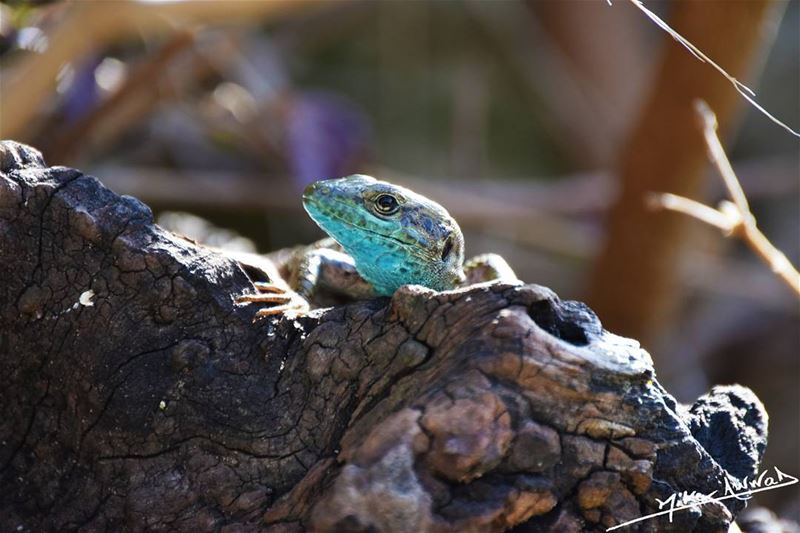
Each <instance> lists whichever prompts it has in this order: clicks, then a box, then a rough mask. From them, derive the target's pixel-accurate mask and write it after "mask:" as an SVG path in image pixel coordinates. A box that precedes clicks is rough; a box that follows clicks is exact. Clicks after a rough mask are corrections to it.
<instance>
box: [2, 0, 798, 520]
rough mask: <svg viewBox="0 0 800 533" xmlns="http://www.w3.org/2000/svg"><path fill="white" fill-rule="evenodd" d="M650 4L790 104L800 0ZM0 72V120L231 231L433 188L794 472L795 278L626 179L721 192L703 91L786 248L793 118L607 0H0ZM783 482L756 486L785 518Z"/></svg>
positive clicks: (520, 267)
mask: <svg viewBox="0 0 800 533" xmlns="http://www.w3.org/2000/svg"><path fill="white" fill-rule="evenodd" d="M648 6H650V7H651V8H652V9H653V10H654V11H656V12H657V13H658V14H659V15H660V16H662V17H664V18H666V19H667V20H668V21H670V22H671V23H672V24H673V26H674V27H676V29H678V31H681V33H683V34H684V35H685V36H686V37H688V38H689V39H690V40H692V42H694V43H695V44H697V45H698V46H699V47H700V48H701V49H703V50H704V51H705V52H706V53H708V54H709V55H710V56H711V57H712V58H714V59H715V60H717V61H718V62H719V63H720V64H721V65H722V66H723V67H724V68H726V69H728V70H729V71H730V72H731V73H732V74H733V75H734V76H737V77H738V78H740V79H742V80H743V81H745V82H746V83H747V84H748V85H750V86H751V87H754V88H755V89H756V90H757V92H758V97H757V98H758V100H759V102H760V103H762V104H763V105H764V106H765V107H766V108H767V109H769V110H770V111H771V112H772V113H773V114H775V115H776V116H778V117H779V118H781V119H782V120H784V121H785V122H787V123H788V124H789V125H790V126H792V127H793V128H795V129H797V128H798V127H799V126H800V42H798V39H799V37H798V36H799V35H800V2H798V1H797V0H791V1H780V0H779V1H770V0H731V1H728V0H680V1H675V2H650V3H648ZM0 89H1V91H0V133H1V134H2V137H3V138H13V139H15V140H19V141H22V142H26V143H29V144H32V145H34V146H36V147H37V148H39V149H41V150H42V151H43V153H44V155H45V158H46V160H47V161H48V162H49V163H50V164H60V165H69V166H75V167H78V168H81V169H83V170H84V171H86V172H89V173H92V174H94V175H96V176H98V177H99V178H100V179H101V180H102V181H103V182H104V183H106V184H107V185H108V186H109V187H110V188H111V189H113V190H115V191H116V192H119V193H125V194H132V195H135V196H137V197H139V198H140V199H142V200H143V201H145V202H146V203H148V204H149V205H150V206H151V207H152V208H153V209H154V211H155V212H156V213H157V214H158V213H166V212H172V211H187V212H191V213H193V214H195V215H199V216H200V217H203V218H204V219H206V220H208V221H210V222H211V224H213V225H215V226H218V227H222V228H228V229H229V230H231V231H232V232H234V233H224V234H222V235H223V237H222V240H224V241H231V240H233V241H234V242H235V244H236V246H238V247H240V248H244V249H248V248H251V249H257V250H259V251H268V250H273V249H277V248H280V247H285V246H291V245H295V244H298V243H307V242H311V241H312V240H314V239H316V238H319V237H321V236H322V234H321V232H320V231H319V230H318V229H317V228H316V227H315V226H314V225H313V223H311V222H310V221H309V220H308V218H307V217H306V216H305V215H304V213H303V212H302V208H301V204H300V192H301V191H302V189H303V187H304V186H305V185H306V184H308V183H309V182H311V181H313V180H316V179H320V178H327V177H337V176H342V175H346V174H350V173H354V172H363V173H369V174H373V175H376V176H378V177H382V178H385V179H389V180H391V181H395V182H399V183H401V184H404V185H407V186H409V187H411V188H413V189H416V190H418V191H419V192H422V193H423V194H426V195H428V196H431V197H432V198H434V199H436V200H438V201H439V202H440V203H442V204H444V205H445V206H446V207H447V208H448V209H449V210H450V211H451V213H452V214H453V215H454V216H455V217H456V218H457V219H458V220H459V222H460V224H461V225H462V228H463V229H464V231H465V234H466V240H467V253H468V254H475V253H480V252H487V251H494V252H498V253H501V254H503V255H504V256H505V257H506V258H507V259H508V261H509V263H510V264H511V265H512V266H513V267H514V268H515V269H516V271H517V272H518V274H519V276H520V277H521V278H522V279H524V280H526V281H528V282H536V283H541V284H543V285H547V286H550V287H552V288H553V289H555V290H556V291H557V292H558V293H559V294H560V295H561V296H562V297H563V298H577V299H584V300H588V302H589V303H590V304H591V305H592V306H593V307H594V308H595V309H596V310H597V311H598V313H599V315H600V317H601V319H602V320H603V321H604V323H605V325H606V326H607V327H608V328H609V329H611V330H612V331H614V332H617V333H620V334H624V335H631V336H634V337H636V338H638V339H640V340H641V341H642V342H643V344H644V345H645V347H646V348H648V350H649V351H650V352H651V353H652V354H653V357H654V359H655V362H656V368H657V370H658V373H659V377H660V379H661V380H662V381H663V382H664V384H665V385H666V386H667V387H668V388H669V389H670V390H671V391H672V392H673V393H674V394H675V395H676V396H677V397H678V399H679V400H682V401H691V400H693V399H694V398H695V397H697V396H698V395H699V394H702V393H703V392H704V391H705V390H707V389H708V387H709V386H710V385H711V384H714V383H729V382H740V383H743V384H745V385H748V386H750V387H752V388H753V389H754V390H755V391H756V393H757V394H758V395H759V397H761V398H762V399H763V400H764V402H765V404H766V405H767V408H768V410H769V413H770V417H771V424H770V425H771V443H770V447H769V449H768V454H767V458H766V460H765V464H766V465H767V466H772V465H775V466H778V467H779V468H781V469H783V470H785V471H787V472H788V473H791V474H793V475H798V474H800V457H798V454H797V450H798V449H800V419H799V417H798V412H799V410H798V407H800V392H799V391H800V357H798V356H799V355H800V328H798V305H797V301H796V299H794V298H793V296H792V295H791V294H790V293H789V292H788V291H787V290H786V288H785V287H784V286H783V285H781V283H780V282H779V281H778V280H777V279H776V278H775V277H774V276H772V274H771V273H770V272H769V271H768V269H767V268H766V267H765V266H763V265H762V264H760V263H758V261H757V260H756V259H755V258H754V257H753V256H752V254H751V253H750V251H749V250H747V249H745V248H744V247H743V246H742V245H740V244H738V243H735V242H732V241H728V240H724V239H723V238H721V237H720V236H719V234H718V233H717V232H715V230H713V229H710V228H706V227H703V226H701V225H700V224H698V223H696V222H694V221H687V220H685V219H682V218H681V217H679V216H677V215H671V214H664V213H652V212H647V211H646V210H645V209H644V208H643V207H642V205H643V203H642V202H639V197H640V196H641V194H643V193H644V192H647V190H657V191H666V192H677V193H681V194H686V195H689V196H692V197H695V198H698V199H701V200H703V201H705V202H707V203H709V202H710V203H715V202H716V201H718V200H719V199H721V198H722V197H723V191H722V188H721V186H720V183H719V180H718V178H717V177H716V176H714V175H713V173H712V172H711V169H710V168H709V166H708V165H707V164H706V163H705V148H704V146H703V145H702V142H701V141H700V137H699V134H697V131H696V130H697V128H696V125H695V123H694V121H693V119H692V115H691V109H690V107H691V106H690V105H689V104H690V103H691V101H692V100H693V99H694V98H697V97H703V98H705V99H706V100H707V101H709V103H710V104H711V106H712V108H714V110H715V111H717V114H718V116H719V117H720V122H721V125H722V132H723V134H724V135H725V138H726V139H727V141H728V143H727V145H728V150H729V153H730V155H731V159H732V162H733V165H734V167H735V168H736V170H737V172H738V174H739V177H740V179H741V181H742V183H743V186H744V189H745V192H746V193H747V195H748V197H749V198H750V201H751V203H752V206H753V210H754V213H755V214H756V216H757V217H758V219H759V223H760V226H761V227H762V229H763V230H764V231H765V233H766V234H767V235H768V236H769V237H770V238H771V239H772V241H773V242H774V243H775V244H776V245H777V246H778V247H779V248H781V249H782V250H783V251H784V252H785V253H786V254H787V256H788V257H789V259H790V261H792V262H793V263H794V264H795V265H797V264H798V261H799V260H800V201H798V200H800V198H799V197H798V188H799V187H800V179H798V176H799V172H800V170H799V169H800V153H799V151H798V142H797V139H796V138H794V137H792V136H791V135H789V134H788V133H787V132H785V131H784V130H782V129H781V128H779V127H777V126H775V125H774V124H773V123H771V122H769V121H768V120H767V119H766V118H765V117H764V116H763V115H761V114H759V113H757V112H755V110H754V109H753V108H752V107H749V106H747V105H746V104H745V103H744V102H743V100H742V99H741V98H739V96H738V95H736V93H735V92H734V91H733V89H732V88H731V87H730V85H729V84H727V82H726V81H725V80H724V79H722V78H721V77H720V76H719V75H718V74H717V73H716V72H714V71H713V70H711V69H710V67H708V66H707V65H703V64H702V63H700V62H699V61H697V60H696V59H694V58H693V57H691V56H690V55H689V53H688V52H687V51H686V50H684V49H682V48H680V47H679V46H677V45H676V44H675V43H674V42H673V41H672V40H671V39H669V37H668V36H666V34H664V33H663V32H662V31H661V30H659V29H658V28H657V27H655V26H654V25H653V24H652V23H651V22H650V21H649V20H647V18H646V17H645V16H644V15H643V14H642V13H641V12H640V11H638V10H636V9H635V8H634V7H633V6H632V5H631V4H630V3H629V2H627V1H625V0H615V2H614V3H613V5H608V4H607V3H606V2H605V1H602V0H574V1H555V0H553V1H533V0H530V1H523V0H508V1H503V2H489V1H475V0H471V1H470V0H467V1H455V0H452V1H450V0H446V1H439V2H422V1H416V2H401V1H394V0H384V1H364V0H360V1H335V2H321V1H320V2H311V1H286V0H265V1H257V0H253V1H240V0H234V1H229V2H135V1H127V0H119V1H113V0H105V1H103V0H100V1H80V2H79V1H76V2H23V1H14V2H5V3H2V4H0ZM164 220H165V221H166V222H168V223H170V225H172V226H173V227H180V229H181V230H182V231H185V232H187V233H192V232H194V233H198V232H199V234H198V236H199V237H200V238H201V239H203V238H205V239H206V240H211V241H212V242H214V243H216V242H217V241H215V240H214V239H219V235H220V234H219V233H215V232H214V231H213V230H212V229H209V227H208V226H205V225H204V224H203V223H201V222H200V221H198V220H196V219H187V218H180V217H179V218H178V219H177V221H176V219H175V217H174V215H169V214H167V218H165V219H164ZM609 221H610V222H609ZM615 221H616V222H615ZM637 232H638V233H637ZM236 233H238V234H240V235H241V236H242V237H243V238H234V237H233V236H232V235H233V234H236ZM637 235H638V236H637ZM637 239H638V240H637ZM798 494H799V493H798V491H797V490H794V491H793V490H791V489H782V490H781V491H771V492H766V493H763V494H762V495H760V496H759V498H760V500H761V501H764V502H766V503H767V504H768V505H769V506H770V507H772V508H773V509H775V510H777V511H779V512H780V514H782V515H785V516H789V517H792V518H794V519H798V517H799V516H800V507H799V506H800V503H798V502H800V498H797V496H798Z"/></svg>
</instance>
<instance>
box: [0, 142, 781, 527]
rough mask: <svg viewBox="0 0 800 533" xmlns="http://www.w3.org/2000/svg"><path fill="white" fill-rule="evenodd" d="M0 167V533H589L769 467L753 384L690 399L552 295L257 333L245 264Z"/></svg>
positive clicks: (676, 523)
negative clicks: (244, 299)
mask: <svg viewBox="0 0 800 533" xmlns="http://www.w3.org/2000/svg"><path fill="white" fill-rule="evenodd" d="M0 172H2V174H0V280H2V284H1V285H0V376H2V377H1V378H0V379H2V388H1V389H0V407H2V413H3V416H2V418H1V419H0V469H1V470H0V472H1V473H0V486H2V491H0V530H2V531H45V530H58V531H68V530H81V531H103V530H115V531H118V530H122V529H124V530H130V531H139V530H158V531H167V530H170V531H173V530H177V531H190V530H193V531H251V530H274V531H301V530H315V531H392V532H394V531H500V530H504V529H508V528H511V527H515V526H516V527H518V529H516V530H515V531H553V530H557V531H586V530H589V531H592V530H596V531H603V530H605V528H607V527H609V526H612V525H614V524H617V523H620V522H622V521H626V520H631V519H634V518H636V517H639V516H641V515H643V514H647V513H651V512H654V511H655V510H657V509H658V505H657V501H656V499H657V498H660V499H662V500H664V499H666V498H668V497H669V496H670V495H672V494H674V493H676V492H679V491H698V492H703V493H710V492H712V491H715V490H717V491H720V490H723V489H724V484H725V481H726V479H728V480H732V479H734V478H742V477H744V476H747V475H752V474H753V473H754V472H756V471H757V469H758V467H759V462H760V459H761V456H762V454H763V451H764V447H765V445H766V431H767V422H766V413H765V412H764V410H763V407H762V406H761V403H760V402H759V401H758V399H757V398H756V397H755V396H754V395H753V394H752V393H751V392H750V391H749V390H748V389H745V388H742V387H736V386H732V387H717V388H714V389H713V390H712V391H710V392H709V393H708V394H707V395H706V396H704V397H702V398H700V399H699V400H697V402H696V403H695V404H694V405H693V406H691V407H683V406H679V405H677V404H676V402H675V401H674V399H673V398H672V397H671V396H670V395H669V394H668V393H667V392H666V391H665V390H664V389H663V388H662V387H661V386H660V385H659V383H658V381H657V380H656V378H655V373H654V370H653V367H652V362H651V360H650V357H649V355H648V354H647V353H646V352H645V351H644V350H642V349H641V348H639V346H638V344H637V343H636V342H635V341H632V340H629V339H624V338H621V337H616V336H614V335H611V334H609V333H607V332H605V331H604V330H603V329H602V327H601V325H600V322H599V320H598V319H597V317H596V316H595V315H594V313H592V312H591V310H589V309H588V308H587V307H586V306H584V305H583V304H580V303H578V302H568V301H561V300H560V299H559V298H558V297H557V296H556V295H555V294H554V293H552V292H551V291H550V290H548V289H546V288H543V287H540V286H536V285H520V286H510V285H490V286H474V287H472V288H468V289H465V290H459V291H453V292H446V293H434V292H432V291H429V290H426V289H422V288H420V287H405V288H402V289H401V290H399V291H398V292H397V293H396V294H395V295H394V296H393V297H392V298H383V299H377V300H370V301H364V302H357V303H353V304H349V305H343V306H338V307H334V308H330V309H326V310H321V311H317V312H314V313H312V315H310V316H307V317H302V318H299V319H286V318H281V319H276V320H272V321H263V322H260V323H256V324H253V323H252V322H251V319H252V316H253V312H254V309H252V308H247V307H237V306H236V305H235V304H234V298H235V297H236V296H237V295H240V294H243V293H244V292H248V291H251V290H252V289H251V280H250V279H249V278H248V276H247V275H246V274H245V272H244V271H243V270H242V268H241V267H240V266H239V265H238V264H236V263H234V262H233V261H231V260H230V259H228V258H226V257H224V256H222V255H219V254H217V253H215V252H213V251H210V250H208V249H205V248H203V247H201V246H195V245H193V244H191V243H190V242H188V241H186V240H183V239H181V238H178V237H176V236H175V235H173V234H171V233H169V232H167V231H165V230H163V229H161V228H159V227H158V226H156V225H154V223H153V219H152V214H151V212H150V210H149V208H147V207H146V206H145V205H144V204H142V203H141V202H139V201H138V200H136V199H134V198H131V197H125V196H118V195H116V194H114V193H112V192H111V191H109V190H108V189H106V188H104V187H103V186H102V185H101V183H100V182H99V181H98V180H97V179H96V178H93V177H90V176H86V175H84V174H82V173H81V172H79V171H77V170H73V169H68V168H63V167H55V168H48V167H47V166H46V165H45V163H44V162H43V161H42V159H41V156H40V155H39V154H38V152H36V151H34V150H32V149H31V148H28V147H25V146H23V145H18V144H15V143H3V144H2V145H0ZM89 291H91V292H89ZM743 505H744V502H741V501H739V500H735V499H731V500H727V501H726V502H725V505H722V504H719V503H717V504H708V505H704V506H702V507H701V508H700V509H697V510H690V511H680V512H677V513H676V514H675V515H674V517H673V522H672V523H669V522H668V521H667V519H666V517H661V518H657V519H652V520H649V521H646V522H642V523H641V524H640V525H639V526H638V527H639V529H640V530H643V531H654V530H658V531H668V530H671V531H723V530H726V529H727V527H728V525H729V524H730V522H731V521H732V520H733V518H734V516H735V514H736V513H738V511H740V510H741V508H742V506H743Z"/></svg>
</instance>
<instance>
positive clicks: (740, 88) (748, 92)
mask: <svg viewBox="0 0 800 533" xmlns="http://www.w3.org/2000/svg"><path fill="white" fill-rule="evenodd" d="M606 1H607V2H608V4H609V5H611V0H606ZM630 2H631V3H632V4H633V5H634V6H636V7H637V8H638V9H639V10H641V11H642V13H644V14H645V15H646V16H647V18H649V19H650V20H652V21H653V22H654V23H655V24H656V25H657V26H658V27H659V28H661V29H662V30H664V31H665V32H667V33H668V34H669V35H670V36H671V37H672V38H673V39H675V40H676V41H677V42H678V43H680V44H681V45H682V46H683V47H684V48H686V49H687V50H688V51H689V52H691V54H692V55H693V56H695V57H696V58H697V59H699V60H700V61H702V62H703V63H708V64H709V65H711V66H712V67H714V69H715V70H716V71H717V72H719V73H720V74H722V75H723V76H725V78H726V79H727V80H728V81H729V82H731V84H732V85H733V87H734V89H736V91H737V92H738V93H739V94H741V95H742V97H743V98H744V99H745V100H747V101H748V102H750V105H752V106H753V107H755V108H756V109H758V110H759V111H760V112H761V113H762V114H763V115H764V116H766V117H767V118H768V119H770V120H771V121H772V122H774V123H775V124H777V125H778V126H780V127H782V128H783V129H785V130H786V131H788V132H789V133H791V134H792V135H794V136H795V137H800V132H797V131H795V130H793V129H792V128H790V127H789V126H787V125H786V124H785V123H783V122H782V121H781V120H780V119H778V118H777V117H775V116H774V115H772V114H771V113H770V112H769V111H767V110H766V109H764V108H763V107H762V106H761V105H760V104H759V103H758V102H756V101H755V99H754V98H753V97H754V96H755V94H756V93H755V92H753V90H752V89H750V88H749V87H748V86H747V85H745V84H744V83H742V82H740V81H739V80H737V79H736V78H734V77H733V76H731V75H730V74H728V73H727V72H726V71H725V69H723V68H722V67H721V66H719V65H718V64H716V63H715V62H714V61H713V60H712V59H711V58H710V57H708V56H707V55H705V54H704V53H703V51H702V50H700V49H699V48H697V47H696V46H695V45H693V44H692V43H691V42H689V40H688V39H686V38H685V37H683V36H682V35H681V34H680V33H678V32H677V31H675V30H673V29H672V28H671V27H670V26H669V24H667V23H666V22H664V20H663V19H661V18H660V17H659V16H658V15H656V14H655V13H653V12H652V11H650V10H649V9H647V8H646V7H645V6H644V4H642V2H641V0H630Z"/></svg>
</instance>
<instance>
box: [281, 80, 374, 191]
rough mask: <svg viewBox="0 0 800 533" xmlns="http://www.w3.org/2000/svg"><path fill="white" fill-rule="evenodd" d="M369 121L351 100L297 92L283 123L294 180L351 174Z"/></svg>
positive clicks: (367, 133) (367, 135)
mask: <svg viewBox="0 0 800 533" xmlns="http://www.w3.org/2000/svg"><path fill="white" fill-rule="evenodd" d="M370 132H371V128H370V124H369V121H368V119H367V118H366V116H365V115H364V113H363V112H362V111H361V109H359V108H358V107H357V106H356V105H354V104H353V103H352V102H350V101H348V100H346V99H344V98H342V97H340V96H337V95H334V94H331V93H326V92H322V91H314V92H303V93H298V95H297V96H295V98H294V99H293V100H292V103H291V107H290V109H289V112H288V117H287V123H286V140H287V143H286V147H287V157H288V159H289V165H290V167H291V170H292V173H293V179H294V181H295V183H296V184H297V185H298V186H299V187H300V188H302V187H305V186H306V185H308V184H309V183H311V182H312V181H315V180H318V179H323V178H334V177H339V176H342V175H346V174H351V173H353V171H354V170H355V168H356V167H357V165H358V164H359V163H360V160H361V159H362V158H363V157H364V155H365V153H366V151H367V147H368V142H369V138H370Z"/></svg>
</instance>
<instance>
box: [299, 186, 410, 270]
mask: <svg viewBox="0 0 800 533" xmlns="http://www.w3.org/2000/svg"><path fill="white" fill-rule="evenodd" d="M316 200H317V199H316V198H315V197H314V196H313V195H305V194H303V203H304V204H308V205H310V206H311V207H313V208H315V209H316V210H318V211H319V212H320V213H321V214H322V215H324V216H326V217H330V218H332V219H334V220H336V221H337V222H339V223H341V224H344V225H346V226H349V227H351V228H353V229H356V230H358V231H363V232H366V233H369V234H370V235H375V236H376V237H380V238H381V239H385V240H388V241H393V242H395V243H397V244H399V245H400V246H402V247H403V248H404V249H408V248H409V247H411V248H412V250H413V243H408V242H405V241H403V240H400V239H398V238H397V237H394V236H392V235H385V234H383V233H380V232H378V231H375V230H373V229H370V228H367V227H365V226H360V225H358V224H354V223H353V222H351V221H350V220H346V219H345V218H343V217H341V216H339V215H337V214H336V213H335V211H333V210H329V209H326V208H325V206H323V205H320V203H318V202H317V201H316ZM327 200H329V201H332V202H336V203H337V204H340V205H342V206H344V207H347V208H350V209H351V208H352V207H353V206H352V205H350V204H347V203H345V202H342V201H339V200H336V199H335V198H327ZM306 210H307V211H308V209H306ZM309 215H311V218H313V219H314V221H315V222H317V223H318V224H319V225H320V226H321V227H323V225H322V224H321V223H320V222H319V221H318V220H317V219H316V218H314V216H313V214H312V213H311V212H310V211H309ZM323 229H324V230H325V231H326V232H327V231H328V230H327V228H325V227H323ZM331 237H333V238H334V239H335V240H337V241H338V239H336V236H334V235H331ZM340 244H341V243H340ZM412 253H413V251H412ZM414 255H419V254H414Z"/></svg>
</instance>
